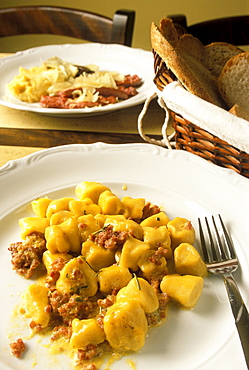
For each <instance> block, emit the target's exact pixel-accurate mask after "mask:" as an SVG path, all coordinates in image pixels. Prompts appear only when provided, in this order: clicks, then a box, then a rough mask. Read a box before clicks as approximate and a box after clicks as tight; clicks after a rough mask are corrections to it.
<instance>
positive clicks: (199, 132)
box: [153, 52, 249, 178]
mask: <svg viewBox="0 0 249 370" xmlns="http://www.w3.org/2000/svg"><path fill="white" fill-rule="evenodd" d="M153 54H154V70H155V77H154V83H155V85H156V86H157V88H158V89H159V90H160V91H162V90H163V89H164V87H165V86H166V85H167V84H169V83H171V82H173V81H176V80H177V79H176V77H175V76H174V74H173V73H172V72H171V71H170V70H169V69H168V68H167V67H166V65H165V63H164V61H163V60H162V59H161V58H160V56H159V55H158V54H157V53H156V52H153ZM170 114H171V117H172V120H173V123H172V124H173V127H174V129H175V141H176V149H182V150H186V151H188V152H191V153H194V154H197V155H198V156H200V157H202V158H204V159H206V160H208V161H211V162H212V163H214V164H216V165H218V166H221V167H225V168H229V169H232V170H234V171H236V172H237V173H239V174H240V175H242V176H245V177H247V178H249V154H248V153H245V152H243V151H241V150H239V149H237V148H235V147H234V146H232V145H230V144H229V143H227V142H225V141H223V140H221V139H220V138H218V137H217V136H214V135H212V134H211V133H209V132H208V131H205V130H203V129H202V128H200V127H198V126H196V125H194V124H193V123H191V122H190V121H188V120H186V119H185V118H183V117H182V116H180V115H179V114H177V113H175V112H173V111H170ZM248 139H249V138H248Z"/></svg>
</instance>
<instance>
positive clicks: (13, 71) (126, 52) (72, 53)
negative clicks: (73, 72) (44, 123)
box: [0, 43, 156, 117]
mask: <svg viewBox="0 0 249 370" xmlns="http://www.w3.org/2000/svg"><path fill="white" fill-rule="evenodd" d="M53 56H57V57H59V58H61V59H63V60H66V61H68V62H71V63H75V64H79V65H87V64H96V65H98V66H99V67H100V69H102V70H108V71H117V72H120V73H123V74H131V75H134V74H137V75H138V76H139V77H140V78H142V80H143V84H142V86H141V87H139V88H138V94H137V95H136V96H133V97H132V98H130V99H127V100H124V101H121V102H119V103H117V104H110V105H107V106H104V107H94V108H84V109H57V108H42V107H41V106H40V105H39V103H32V104H29V103H25V102H22V101H20V100H18V99H16V98H15V97H13V96H12V95H11V94H10V92H9V91H8V90H7V87H6V85H7V84H8V83H9V82H11V80H12V78H13V77H14V76H16V75H18V73H19V67H20V66H21V67H24V68H27V69H28V68H30V67H34V66H39V65H41V63H42V62H44V61H45V60H47V59H48V58H50V57H53ZM0 75H1V81H0V104H2V105H4V106H7V107H10V108H15V109H20V110H25V111H31V112H36V113H41V114H47V115H53V116H61V117H63V116H66V117H68V116H76V117H78V116H86V115H96V114H103V113H108V112H111V111H114V110H119V109H123V108H127V107H132V106H134V105H137V104H140V103H143V102H144V101H145V100H146V98H147V97H148V96H149V95H151V94H152V93H153V92H154V91H155V90H156V88H155V85H154V83H153V78H154V69H153V56H152V53H151V52H149V51H146V50H142V49H133V48H130V47H128V46H123V45H116V44H98V43H93V44H92V43H86V44H63V45H47V46H40V47H37V48H32V49H28V50H25V51H20V52H17V53H16V54H14V55H11V56H9V57H5V58H3V59H0Z"/></svg>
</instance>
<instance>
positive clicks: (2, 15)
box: [0, 6, 135, 46]
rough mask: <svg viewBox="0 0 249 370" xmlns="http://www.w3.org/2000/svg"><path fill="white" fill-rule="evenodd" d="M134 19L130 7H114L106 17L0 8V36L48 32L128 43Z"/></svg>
mask: <svg viewBox="0 0 249 370" xmlns="http://www.w3.org/2000/svg"><path fill="white" fill-rule="evenodd" d="M134 22H135V12H134V11H132V10H118V11H116V13H115V14H114V16H113V19H110V18H108V17H105V16H103V15H100V14H96V13H91V12H87V11H84V10H78V9H71V8H64V7H56V6H21V7H13V8H4V9H0V37H4V36H14V35H27V34H49V35H62V36H68V37H74V38H77V39H82V40H86V41H90V42H99V43H106V44H113V43H116V44H122V45H127V46H131V43H132V35H133V29H134Z"/></svg>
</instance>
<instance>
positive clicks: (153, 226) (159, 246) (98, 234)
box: [10, 181, 207, 369]
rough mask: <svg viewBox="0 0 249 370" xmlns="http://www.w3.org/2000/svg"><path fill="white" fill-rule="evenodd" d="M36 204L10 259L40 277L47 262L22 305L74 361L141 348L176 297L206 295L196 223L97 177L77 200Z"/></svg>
mask: <svg viewBox="0 0 249 370" xmlns="http://www.w3.org/2000/svg"><path fill="white" fill-rule="evenodd" d="M31 207H32V210H33V212H34V216H33V217H25V218H22V219H20V220H19V226H20V228H21V238H22V240H23V241H22V242H20V243H14V244H13V245H12V246H11V248H10V250H11V253H12V258H13V259H12V265H13V268H14V269H15V270H16V271H17V272H18V273H19V274H20V275H23V276H25V277H27V276H29V277H31V276H33V278H35V272H36V271H38V270H37V269H38V268H39V266H40V267H41V270H40V271H39V273H41V272H43V273H44V274H45V276H44V278H43V280H42V281H41V282H39V284H31V285H30V286H28V288H27V289H26V292H25V293H24V297H23V305H24V310H23V311H24V312H25V314H26V316H27V317H29V318H30V320H31V322H30V325H31V328H32V330H33V331H34V332H37V331H44V330H46V329H47V328H52V329H53V334H52V335H53V339H55V338H60V337H61V336H62V337H64V339H65V340H66V341H67V342H68V343H69V346H70V348H71V350H72V351H74V352H75V354H76V358H77V363H75V365H77V366H80V367H82V368H84V366H85V365H89V364H90V365H91V364H93V367H92V368H96V369H97V366H98V365H97V364H98V361H97V357H98V356H99V357H101V355H103V356H104V355H105V352H106V351H107V352H108V353H109V354H110V355H111V354H112V353H119V354H120V353H125V352H127V351H138V350H140V349H141V348H142V347H143V346H144V343H145V340H146V337H147V335H148V331H149V328H150V327H151V326H156V325H160V324H162V323H163V321H164V320H165V317H166V316H167V307H168V303H169V302H171V304H174V302H175V303H177V305H181V306H182V307H185V308H188V309H191V308H193V307H194V306H195V304H196V303H197V301H198V299H199V298H200V296H201V293H202V289H203V283H204V279H203V278H204V277H205V276H206V275H207V269H206V266H205V264H204V262H203V261H202V258H201V256H200V255H199V253H198V252H197V250H196V249H195V247H194V246H193V244H194V242H195V230H194V228H193V226H192V223H191V221H190V220H188V219H186V218H182V217H175V218H173V219H170V218H169V217H168V215H167V214H166V213H165V212H164V211H163V210H162V209H160V208H159V207H158V206H156V205H155V206H153V205H151V204H150V202H147V201H146V200H145V199H144V198H132V197H130V196H125V197H123V198H122V199H120V198H119V197H118V196H117V195H116V194H115V193H114V192H113V191H112V190H111V189H110V188H109V187H107V186H106V185H104V184H101V183H99V182H91V181H82V182H81V183H79V184H78V185H77V186H76V188H75V198H73V197H62V198H58V199H50V198H46V197H43V198H38V199H36V200H34V201H32V202H31ZM20 256H21V257H20ZM23 256H25V257H23ZM22 258H23V260H24V263H26V265H25V268H20V264H21V263H22ZM25 258H26V260H25ZM15 261H17V262H18V263H16V262H15ZM15 263H16V265H15ZM21 267H22V266H21ZM43 267H44V269H43ZM23 270H24V272H25V273H24V272H23ZM27 270H28V273H27ZM25 274H26V275H25ZM38 275H39V274H38ZM60 345H61V344H60ZM89 356H90V357H89ZM86 358H87V359H88V360H87V361H86V360H85V359H86Z"/></svg>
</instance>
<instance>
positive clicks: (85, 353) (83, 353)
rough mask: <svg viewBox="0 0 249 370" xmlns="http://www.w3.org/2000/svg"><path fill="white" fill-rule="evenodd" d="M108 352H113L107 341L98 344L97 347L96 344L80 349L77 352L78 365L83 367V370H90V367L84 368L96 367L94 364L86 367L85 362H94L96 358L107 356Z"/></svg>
mask: <svg viewBox="0 0 249 370" xmlns="http://www.w3.org/2000/svg"><path fill="white" fill-rule="evenodd" d="M108 352H111V346H110V344H109V343H108V342H107V341H104V342H103V343H100V344H98V345H97V346H96V345H94V344H89V345H88V346H86V347H85V348H80V349H78V351H77V358H78V360H77V365H81V364H82V366H83V367H81V369H84V370H85V369H88V367H84V366H90V365H91V366H92V365H93V366H95V365H94V364H92V363H90V364H88V365H84V362H85V361H92V360H93V359H94V358H95V357H99V356H102V355H106V354H107V353H108ZM89 369H90V370H92V369H96V367H95V368H94V367H93V368H91V367H90V368H89Z"/></svg>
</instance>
